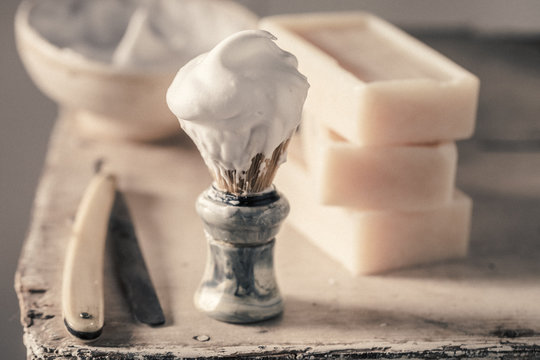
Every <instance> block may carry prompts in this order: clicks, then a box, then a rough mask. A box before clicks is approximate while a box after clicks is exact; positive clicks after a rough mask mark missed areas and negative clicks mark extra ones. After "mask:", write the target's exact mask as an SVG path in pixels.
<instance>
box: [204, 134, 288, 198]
mask: <svg viewBox="0 0 540 360" xmlns="http://www.w3.org/2000/svg"><path fill="white" fill-rule="evenodd" d="M289 141H290V139H287V140H285V141H283V142H282V143H281V144H279V146H278V147H277V148H275V149H274V151H273V152H272V156H271V157H270V158H269V159H268V158H266V157H265V156H264V155H263V154H260V153H259V154H257V155H255V156H254V157H253V158H252V159H251V165H250V167H249V169H248V170H247V171H244V170H240V171H238V170H236V169H223V170H222V171H220V173H219V174H217V173H215V172H214V173H212V176H213V177H214V180H215V184H216V187H217V188H218V189H219V190H221V191H226V192H228V193H231V194H234V195H248V194H254V193H259V192H262V191H264V190H266V189H267V188H268V187H270V185H272V182H273V181H274V177H275V175H276V172H277V169H278V167H279V165H280V164H281V162H282V161H281V157H282V156H283V154H284V153H285V152H286V151H287V147H288V145H289Z"/></svg>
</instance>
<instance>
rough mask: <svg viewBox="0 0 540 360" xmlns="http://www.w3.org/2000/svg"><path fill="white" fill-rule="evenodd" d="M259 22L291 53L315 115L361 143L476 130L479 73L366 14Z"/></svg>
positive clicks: (467, 134) (451, 136) (426, 139)
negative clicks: (306, 84) (303, 77)
mask: <svg viewBox="0 0 540 360" xmlns="http://www.w3.org/2000/svg"><path fill="white" fill-rule="evenodd" d="M259 26H260V27H261V28H263V29H266V30H268V31H270V32H271V33H273V34H274V35H275V36H276V37H277V38H278V44H279V46H281V47H282V48H283V49H285V50H288V51H291V52H293V53H294V54H295V55H296V57H297V58H298V61H299V70H300V71H301V72H302V73H303V74H305V75H306V76H307V77H308V79H309V82H310V84H311V88H310V91H309V93H308V97H307V100H306V106H308V107H311V108H312V109H314V114H313V116H315V117H317V118H318V119H319V120H321V121H322V122H324V123H326V125H327V126H328V127H329V128H331V129H332V130H333V131H335V132H336V133H338V134H339V135H341V136H342V137H343V138H345V139H347V140H349V141H350V142H353V143H356V144H359V145H388V144H409V143H424V142H432V141H438V140H454V139H463V138H467V137H470V136H471V134H472V132H473V130H474V120H475V117H476V108H477V102H478V88H479V81H478V79H477V78H476V77H475V76H474V75H472V74H471V73H469V72H468V71H466V70H464V69H463V68H461V67H460V66H458V65H456V64H455V63H453V62H452V61H450V60H449V59H447V58H446V57H444V56H443V55H441V54H439V53H438V52H436V51H435V50H433V49H431V48H430V47H428V46H427V45H425V44H423V43H421V42H419V41H418V40H416V39H415V38H413V37H411V36H410V35H408V34H406V33H405V32H403V31H401V30H400V29H398V28H396V27H394V26H393V25H391V24H389V23H387V22H385V21H383V20H381V19H379V18H377V17H375V16H373V15H370V14H367V13H362V12H359V13H328V14H324V13H323V14H303V15H282V16H275V17H268V18H265V19H263V20H262V21H261V22H260V24H259Z"/></svg>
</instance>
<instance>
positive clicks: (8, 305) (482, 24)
mask: <svg viewBox="0 0 540 360" xmlns="http://www.w3.org/2000/svg"><path fill="white" fill-rule="evenodd" d="M240 2H241V3H242V4H244V5H246V6H248V7H249V8H251V9H252V10H254V11H255V12H256V13H257V14H259V15H261V16H264V15H271V14H277V13H283V12H303V11H329V10H342V11H345V10H351V9H362V10H366V11H370V12H373V13H375V14H377V15H379V16H381V17H383V18H386V19H388V20H390V21H391V22H394V23H396V24H398V25H400V26H403V27H406V28H454V27H467V28H472V29H475V30H477V31H479V32H485V33H497V34H504V35H526V36H529V35H532V34H539V33H540V22H539V21H538V19H539V18H540V2H539V1H537V0H514V1H507V0H454V1H445V0H401V1H397V0H333V1H329V0H317V1H315V0H294V1H291V0H268V1H262V0H240ZM18 3H19V0H2V1H0V45H1V46H2V47H1V50H0V125H1V126H0V231H1V232H0V234H1V238H0V358H1V359H23V358H25V353H26V352H25V349H24V346H23V344H22V330H21V326H20V325H19V313H18V305H17V300H16V297H15V293H14V290H13V276H14V272H15V268H16V264H17V258H18V255H19V252H20V250H21V246H22V244H23V241H24V238H25V235H26V232H27V228H28V223H29V219H30V213H31V206H32V201H33V197H34V193H35V188H36V186H37V184H38V180H39V176H40V173H41V170H42V166H43V160H44V157H45V154H46V148H47V142H48V137H49V134H50V131H51V129H52V126H53V124H54V118H55V115H56V107H55V104H53V103H52V102H51V101H49V100H48V99H47V98H45V97H44V96H43V95H42V94H41V93H40V92H39V91H38V90H37V89H36V88H35V87H34V85H33V84H32V82H31V81H30V79H29V78H28V76H27V75H26V73H25V71H24V69H23V67H22V65H21V64H20V62H19V59H18V56H17V53H16V49H15V44H14V40H13V30H12V29H13V15H14V13H15V9H16V7H17V5H18Z"/></svg>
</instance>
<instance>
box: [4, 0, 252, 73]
mask: <svg viewBox="0 0 540 360" xmlns="http://www.w3.org/2000/svg"><path fill="white" fill-rule="evenodd" d="M43 1H54V0H22V1H21V2H20V4H19V6H18V7H17V10H16V12H15V21H14V24H15V38H16V40H17V47H18V49H19V53H21V43H26V44H27V45H29V46H31V47H33V48H35V49H36V50H37V51H39V52H41V53H42V54H43V55H45V56H46V57H47V58H49V59H51V60H52V61H54V62H57V63H63V64H64V65H66V66H68V67H70V68H77V69H80V70H84V71H91V72H98V73H102V74H106V75H114V76H125V77H140V78H155V77H171V76H172V75H174V74H176V73H177V72H178V69H179V68H180V67H181V66H179V67H178V68H176V69H157V68H136V67H122V66H116V65H114V64H112V63H106V62H102V61H99V60H94V59H92V58H89V57H87V56H84V55H82V54H80V53H78V52H76V51H75V50H72V49H70V48H61V47H59V46H56V45H54V44H52V43H51V42H50V41H49V40H47V39H46V38H45V37H44V36H43V35H42V34H41V33H40V32H39V31H38V30H37V29H35V28H34V27H33V26H32V25H31V24H30V21H29V17H30V16H29V15H30V12H31V11H32V9H33V8H34V7H35V6H36V5H37V4H38V3H40V2H43ZM219 3H220V4H221V5H224V6H227V7H232V8H234V10H235V11H237V12H238V13H239V14H240V13H241V16H243V17H245V18H248V17H251V18H253V23H254V25H257V24H258V20H259V18H258V17H257V15H255V14H254V13H252V12H251V11H250V10H249V9H247V8H245V7H243V6H241V5H240V4H237V3H235V2H232V1H219Z"/></svg>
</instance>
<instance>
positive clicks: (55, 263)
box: [16, 35, 540, 359]
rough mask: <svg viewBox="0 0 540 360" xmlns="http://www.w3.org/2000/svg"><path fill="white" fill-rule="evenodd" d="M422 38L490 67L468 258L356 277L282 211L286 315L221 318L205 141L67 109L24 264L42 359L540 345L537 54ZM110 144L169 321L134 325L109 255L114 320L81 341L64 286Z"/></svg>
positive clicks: (475, 145)
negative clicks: (125, 128) (125, 129)
mask: <svg viewBox="0 0 540 360" xmlns="http://www.w3.org/2000/svg"><path fill="white" fill-rule="evenodd" d="M423 39H424V40H425V41H426V42H428V44H430V45H432V46H433V47H435V48H437V49H439V50H441V51H442V52H443V53H446V54H447V55H448V56H450V57H451V58H452V59H454V60H455V61H456V62H458V63H460V64H463V65H464V66H465V67H467V68H468V69H469V70H471V71H472V72H474V73H476V74H478V75H479V76H480V78H481V80H482V81H483V87H482V94H483V95H482V98H481V103H480V110H479V123H478V131H477V135H476V136H475V139H473V140H469V141H466V142H462V143H460V145H459V146H460V160H459V163H460V165H459V170H458V184H459V186H460V188H461V189H463V190H465V191H466V192H467V193H468V194H469V195H471V196H472V197H473V200H474V212H473V222H472V234H471V236H472V237H471V249H470V256H469V257H468V258H466V259H464V260H459V261H452V262H445V263H437V264H433V265H427V266H422V267H417V268H411V269H404V270H400V271H393V272H389V273H386V274H383V275H378V276H365V277H353V276H351V275H350V274H349V273H348V272H347V271H346V270H344V269H343V268H342V267H341V266H340V265H339V264H337V263H335V262H333V261H331V260H329V259H328V258H327V257H326V256H325V255H324V254H323V253H321V252H320V251H319V250H318V249H316V248H315V247H314V246H313V245H311V244H310V243H309V242H308V241H307V240H306V239H304V238H302V236H300V235H299V234H298V233H296V232H295V231H294V229H293V228H291V227H290V226H288V225H285V226H284V228H283V229H282V231H281V233H280V234H279V237H278V239H277V245H276V246H277V248H276V267H277V277H278V281H279V285H280V288H281V291H282V294H283V296H284V300H285V312H284V314H283V315H282V316H280V317H278V318H276V319H273V320H269V321H266V322H262V323H258V324H253V325H232V324H226V323H221V322H218V321H215V320H212V319H210V318H207V317H206V316H205V315H203V314H201V313H199V312H197V311H196V310H195V308H194V306H193V301H192V297H193V293H194V291H195V289H196V287H197V285H198V282H199V280H200V278H201V275H202V270H203V266H204V261H205V251H206V249H205V239H204V236H203V233H202V226H201V224H200V220H199V218H198V216H197V215H196V214H195V210H194V202H195V198H196V196H197V195H198V194H199V193H200V192H201V191H202V190H203V189H204V188H206V187H207V186H208V185H209V183H210V178H209V176H208V174H207V171H206V168H205V167H204V165H203V163H202V161H201V159H200V157H199V155H198V153H197V151H196V150H195V148H194V147H193V146H192V145H191V143H190V141H189V140H187V139H186V138H184V137H181V136H179V138H177V139H173V140H171V141H168V142H162V143H157V144H133V143H127V142H118V141H116V142H112V141H93V140H88V139H84V138H81V137H79V136H78V135H77V132H76V130H75V127H74V121H73V117H72V115H71V114H70V113H68V112H65V113H63V114H62V116H60V118H59V120H58V122H57V124H56V128H55V131H54V133H53V136H52V138H51V142H50V148H49V153H48V156H47V161H46V166H45V169H44V173H43V177H42V180H41V183H40V186H39V189H38V193H37V196H36V200H35V207H34V215H33V221H32V224H31V226H30V231H29V235H28V238H27V240H26V243H25V246H24V249H23V252H22V255H21V258H20V263H19V268H18V272H17V277H16V289H17V293H18V296H19V301H20V306H21V314H22V323H23V327H24V332H25V335H24V337H25V338H24V341H25V344H26V346H27V348H28V356H29V358H31V359H90V358H97V359H175V358H205V357H240V358H242V357H243V358H254V357H260V358H277V357H283V358H324V357H334V358H336V357H348V356H351V357H361V358H411V357H412V358H460V357H475V358H495V357H505V358H506V357H508V358H511V357H526V358H534V357H537V358H540V261H539V260H540V152H539V151H540V141H539V140H538V139H540V121H538V120H537V119H538V114H539V113H540V111H536V112H534V114H532V113H531V112H533V111H534V110H540V109H538V107H539V106H540V105H538V104H540V102H538V101H536V99H537V98H538V94H540V76H536V77H534V76H533V75H540V74H539V70H538V69H540V67H539V66H538V64H539V63H540V61H539V60H540V52H538V51H537V49H538V48H537V46H536V45H535V44H534V43H532V44H531V43H530V42H515V41H503V42H499V43H495V42H491V41H485V40H479V39H476V38H474V37H471V36H468V35H459V37H457V38H456V36H455V35H452V36H446V37H445V36H424V37H423ZM456 39H457V40H456ZM532 49H535V50H532ZM533 60H535V61H536V62H534V61H533ZM533 65H534V66H533ZM532 90H536V92H535V93H534V95H533V94H530V93H529V92H530V91H532ZM504 104H506V106H505V105H504ZM511 109H513V111H510V110H511ZM36 121H37V120H36ZM100 157H103V158H105V159H106V162H107V166H109V167H110V168H111V169H114V171H115V172H116V173H117V174H118V176H119V184H120V187H121V188H122V189H123V190H124V191H125V192H126V195H127V201H128V204H129V206H130V207H131V210H132V212H133V216H134V221H135V223H136V226H137V229H138V231H139V237H140V239H139V240H140V243H141V247H142V250H143V252H144V255H145V257H146V261H147V265H148V267H149V270H150V273H151V276H152V278H153V280H154V282H155V285H156V288H157V292H158V295H159V297H160V299H161V302H162V306H163V308H164V312H165V316H166V318H167V322H166V324H165V326H162V327H155V328H151V327H147V326H144V325H141V324H138V323H136V322H135V321H134V320H133V319H132V316H131V315H130V313H129V311H128V310H127V305H126V304H125V300H124V299H123V297H122V295H121V293H120V291H119V288H118V283H117V279H116V278H115V276H114V273H113V272H112V269H111V264H110V263H108V264H107V266H106V269H105V272H106V273H105V277H106V290H105V291H106V315H105V316H106V325H105V328H104V331H103V334H102V335H101V337H100V338H99V339H98V340H97V341H95V342H93V343H84V342H80V341H78V340H76V339H74V338H73V337H70V336H69V335H68V334H67V332H66V330H65V328H64V325H63V322H62V315H61V306H60V305H61V304H60V288H61V286H60V284H61V278H62V263H63V259H64V255H65V248H66V243H67V241H68V238H69V233H70V229H71V225H72V221H73V216H74V214H75V211H76V208H77V206H78V203H79V200H80V198H81V195H82V192H83V190H84V188H85V186H86V185H87V183H88V181H89V179H90V177H91V175H92V166H93V163H94V161H95V160H96V159H97V158H100ZM284 166H286V164H285V165H284ZM292 206H294V204H292Z"/></svg>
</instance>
